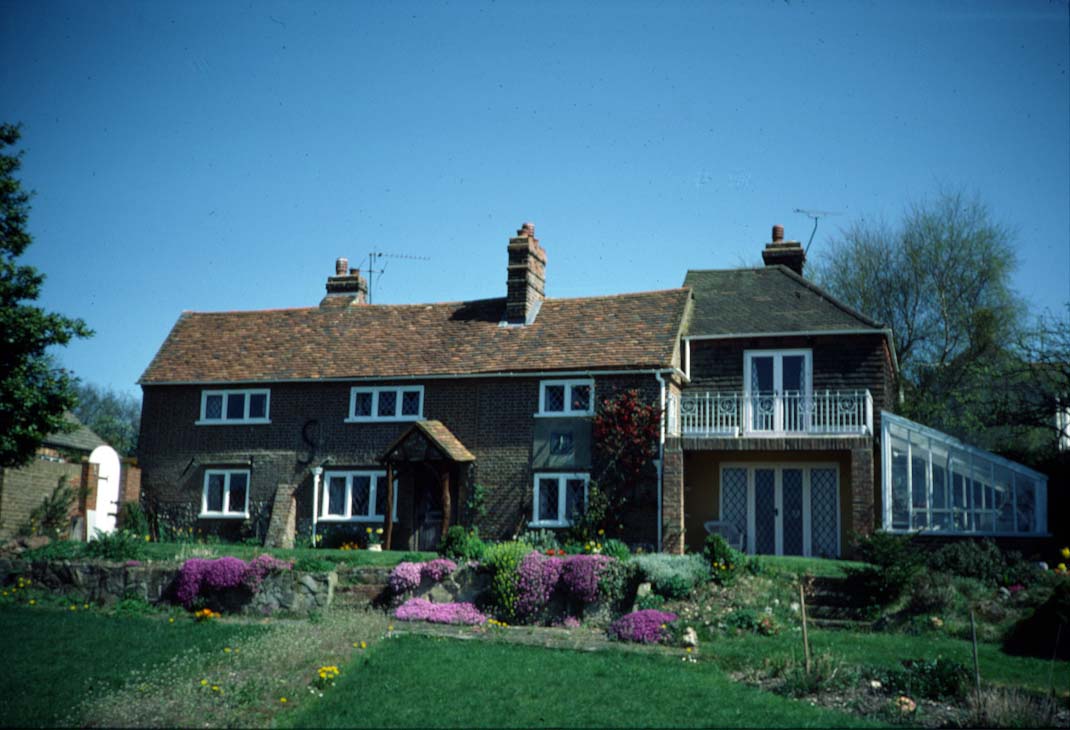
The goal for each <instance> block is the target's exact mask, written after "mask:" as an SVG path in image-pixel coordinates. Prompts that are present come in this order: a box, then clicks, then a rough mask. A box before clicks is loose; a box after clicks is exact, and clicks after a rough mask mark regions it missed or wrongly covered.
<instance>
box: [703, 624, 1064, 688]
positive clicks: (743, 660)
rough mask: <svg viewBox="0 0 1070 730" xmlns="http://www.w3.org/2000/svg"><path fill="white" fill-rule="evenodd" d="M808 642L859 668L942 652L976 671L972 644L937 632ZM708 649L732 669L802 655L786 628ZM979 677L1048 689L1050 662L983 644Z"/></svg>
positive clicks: (1058, 684) (846, 635)
mask: <svg viewBox="0 0 1070 730" xmlns="http://www.w3.org/2000/svg"><path fill="white" fill-rule="evenodd" d="M810 646H811V648H812V650H813V652H814V653H815V654H821V653H828V654H831V655H832V657H833V658H835V659H839V660H842V661H843V662H845V663H847V664H851V665H856V666H863V665H869V666H878V667H894V666H898V665H899V663H900V662H901V661H902V660H904V659H934V658H936V657H938V656H942V657H944V658H946V659H954V660H955V661H957V662H961V663H962V664H965V665H966V666H967V667H968V668H969V669H970V671H971V673H972V671H973V652H972V648H971V645H970V642H968V641H963V640H961V639H955V638H951V637H945V636H940V635H939V634H936V633H928V634H922V635H918V636H912V635H908V634H883V633H872V634H870V633H856V632H849V631H821V630H812V631H811V632H810ZM704 651H705V652H706V653H707V654H709V655H712V656H713V657H715V658H716V660H717V661H718V663H720V664H721V665H722V666H724V667H727V668H729V669H742V668H744V667H748V666H749V667H754V666H759V665H760V664H761V663H762V662H763V661H764V660H766V659H770V658H784V657H792V656H794V657H795V658H796V659H800V658H801V657H802V654H803V649H802V638H801V635H800V634H798V633H794V632H784V633H781V634H778V635H777V636H758V635H756V634H745V635H743V636H735V637H726V638H723V639H718V640H715V641H712V642H710V643H709V644H708V646H706V648H705V649H704ZM977 654H978V663H979V665H980V669H981V679H982V680H983V681H985V682H992V683H995V684H1003V685H1008V686H1016V687H1023V688H1027V689H1032V690H1039V691H1041V692H1047V691H1048V689H1049V677H1050V676H1051V674H1050V673H1051V672H1052V669H1053V666H1052V663H1051V662H1050V661H1047V660H1044V659H1035V658H1031V657H1017V656H1010V655H1008V654H1004V653H1003V652H1002V651H1001V650H1000V647H999V646H998V645H997V644H990V643H981V644H978V648H977ZM1054 672H1055V675H1054V680H1055V681H1054V684H1055V688H1056V690H1057V691H1059V692H1061V693H1065V691H1066V687H1067V686H1068V681H1070V662H1056V663H1055V665H1054Z"/></svg>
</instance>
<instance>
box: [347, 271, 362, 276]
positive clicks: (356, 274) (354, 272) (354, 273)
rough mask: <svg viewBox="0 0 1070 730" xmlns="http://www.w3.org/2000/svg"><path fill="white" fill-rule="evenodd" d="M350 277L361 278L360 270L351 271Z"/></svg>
mask: <svg viewBox="0 0 1070 730" xmlns="http://www.w3.org/2000/svg"><path fill="white" fill-rule="evenodd" d="M349 275H350V276H360V269H350V270H349Z"/></svg>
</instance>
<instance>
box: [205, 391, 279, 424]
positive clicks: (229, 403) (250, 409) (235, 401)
mask: <svg viewBox="0 0 1070 730" xmlns="http://www.w3.org/2000/svg"><path fill="white" fill-rule="evenodd" d="M270 406H271V391H270V390H268V389H267V388H261V389H255V390H202V391H201V418H200V420H199V421H197V423H198V424H200V425H213V424H220V423H271V421H270V420H269V418H268V414H269V409H270Z"/></svg>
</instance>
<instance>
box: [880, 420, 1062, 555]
mask: <svg viewBox="0 0 1070 730" xmlns="http://www.w3.org/2000/svg"><path fill="white" fill-rule="evenodd" d="M893 429H894V430H895V433H893ZM893 442H897V443H900V442H901V443H902V445H903V447H904V449H903V450H904V452H905V454H906V497H907V502H906V504H907V523H906V524H907V527H905V528H904V527H894V526H893V525H894V519H893V514H892V512H893V509H892V507H893V494H892V489H893V486H894V485H893V483H892V466H893V464H892V461H893V457H892V449H893ZM934 446H935V448H934ZM915 449H918V450H919V452H920V453H919V456H918V458H919V459H922V460H923V464H924V473H925V505H926V506H925V507H924V508H922V507H917V508H916V507H914V492H913V488H914V460H915V455H914V450H915ZM941 452H943V454H944V457H945V458H944V459H943V460H935V459H934V453H941ZM881 453H882V458H881V498H882V501H883V505H882V510H881V513H882V515H881V529H882V530H884V531H885V532H893V533H896V534H914V533H928V534H937V535H968V536H969V535H980V536H987V537H1012V536H1018V537H1047V536H1048V535H1049V534H1050V533H1049V532H1048V478H1047V477H1046V476H1045V475H1043V474H1041V473H1040V472H1037V471H1034V470H1032V469H1030V468H1028V467H1026V466H1023V465H1022V464H1019V463H1017V462H1014V461H1011V460H1010V459H1004V458H1003V457H1001V456H997V455H996V454H992V453H990V452H988V451H984V450H983V449H979V448H977V447H975V446H970V445H968V444H965V443H963V442H961V441H959V440H958V439H956V438H954V437H953V436H950V435H948V434H946V433H943V432H941V431H937V430H936V429H933V428H929V427H928V426H923V425H921V424H919V423H914V422H913V421H910V420H908V419H906V418H903V417H902V416H896V415H893V414H891V413H888V412H887V411H881ZM934 465H936V466H938V467H940V468H941V469H942V470H943V472H944V479H945V484H946V485H947V486H946V487H945V488H946V489H947V500H948V504H947V505H946V506H945V507H943V508H940V509H935V508H934V507H933V506H932V505H933V483H934V480H933V466H934ZM956 465H957V466H958V467H959V468H956ZM997 470H1000V471H1001V475H1006V474H1009V475H1010V480H1009V486H1010V490H1009V492H1010V505H1011V515H1012V520H1013V524H1014V529H1013V530H1010V531H1008V530H1000V529H998V524H999V513H998V511H997V510H996V509H995V508H994V507H993V506H992V505H991V504H990V500H991V499H992V497H993V495H995V494H996V489H997V487H998V486H1007V483H1006V482H1004V483H1002V484H1000V480H999V479H997V478H996V472H997ZM955 476H960V477H961V478H962V482H963V484H964V489H966V490H967V491H966V493H965V500H964V501H965V505H964V506H963V507H962V508H958V507H955V504H954V503H955V495H954V492H953V485H954V478H955ZM966 481H969V482H970V484H969V486H965V482H966ZM1019 482H1021V483H1022V485H1023V487H1022V488H1023V491H1025V490H1028V489H1032V491H1033V529H1032V530H1019V529H1018V504H1017V500H1018V493H1019V491H1018V484H1019ZM978 487H979V488H980V490H981V491H980V495H981V498H982V504H980V505H978V504H977V503H976V501H975V497H974V494H975V492H974V490H975V489H976V488H978ZM940 512H947V513H949V514H951V516H952V517H951V527H950V528H949V529H942V528H935V527H933V518H932V515H933V514H934V513H940ZM915 513H918V514H921V513H924V514H926V522H927V523H928V524H926V525H925V526H922V527H915V526H914V521H915V520H914V515H915ZM957 514H963V515H965V517H966V520H965V521H966V522H967V525H968V526H967V527H966V528H965V529H961V528H959V527H957V526H956V524H955V522H956V520H955V517H956V515H957ZM978 517H988V518H990V519H991V520H992V525H993V528H992V529H979V528H977V527H976V524H977V518H978Z"/></svg>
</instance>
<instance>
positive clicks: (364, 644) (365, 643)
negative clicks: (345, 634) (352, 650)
mask: <svg viewBox="0 0 1070 730" xmlns="http://www.w3.org/2000/svg"><path fill="white" fill-rule="evenodd" d="M360 648H361V649H367V648H368V643H367V642H365V641H362V642H360Z"/></svg>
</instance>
